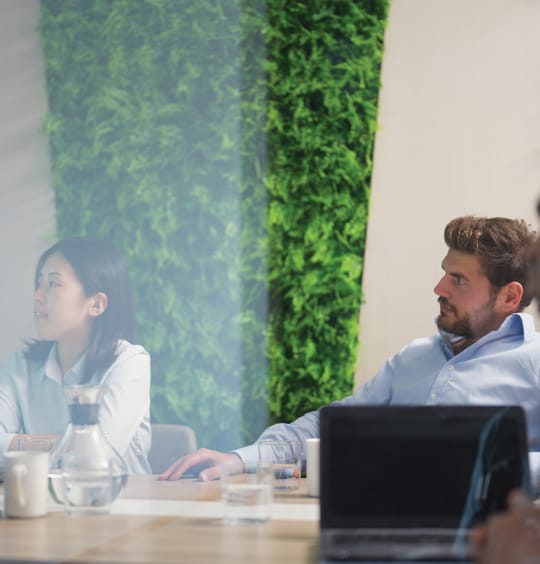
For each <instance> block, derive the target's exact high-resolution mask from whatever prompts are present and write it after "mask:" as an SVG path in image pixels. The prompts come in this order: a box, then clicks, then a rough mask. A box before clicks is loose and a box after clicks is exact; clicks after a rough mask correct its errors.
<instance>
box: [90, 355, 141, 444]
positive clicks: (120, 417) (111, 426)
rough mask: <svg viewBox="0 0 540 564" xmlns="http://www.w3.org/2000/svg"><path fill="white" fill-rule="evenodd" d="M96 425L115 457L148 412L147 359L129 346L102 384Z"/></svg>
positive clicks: (114, 363)
mask: <svg viewBox="0 0 540 564" xmlns="http://www.w3.org/2000/svg"><path fill="white" fill-rule="evenodd" d="M102 385H103V388H104V393H103V400H102V402H101V408H100V415H99V423H100V427H101V430H102V432H103V434H104V435H105V436H106V437H107V439H108V440H109V442H110V443H111V444H112V446H113V447H114V448H115V449H116V451H117V452H118V453H119V454H122V453H124V452H126V450H127V449H128V446H129V444H130V442H131V440H132V438H133V436H134V435H135V433H136V432H137V429H138V428H139V426H140V424H141V421H142V420H143V419H144V418H145V417H146V416H147V414H148V413H149V409H150V355H149V354H148V353H147V352H146V351H145V350H144V349H143V348H142V347H138V346H133V349H132V350H130V351H129V353H122V354H120V355H119V356H118V357H117V358H116V360H115V361H114V362H113V364H112V366H111V367H110V368H109V370H108V371H107V373H106V374H105V376H104V379H103V381H102Z"/></svg>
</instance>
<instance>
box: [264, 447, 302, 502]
mask: <svg viewBox="0 0 540 564" xmlns="http://www.w3.org/2000/svg"><path fill="white" fill-rule="evenodd" d="M259 466H260V467H261V466H266V467H269V468H270V471H271V474H272V486H273V489H274V491H289V490H295V489H297V488H298V486H299V483H300V474H301V469H302V444H301V443H300V441H285V440H275V441H274V440H272V441H261V442H260V443H259Z"/></svg>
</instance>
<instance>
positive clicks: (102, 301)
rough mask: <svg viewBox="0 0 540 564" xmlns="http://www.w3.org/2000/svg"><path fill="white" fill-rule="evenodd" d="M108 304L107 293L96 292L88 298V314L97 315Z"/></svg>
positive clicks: (100, 313) (102, 311)
mask: <svg viewBox="0 0 540 564" xmlns="http://www.w3.org/2000/svg"><path fill="white" fill-rule="evenodd" d="M108 305H109V298H107V294H105V293H103V292H98V293H97V294H95V295H94V296H92V297H91V298H90V306H89V308H88V314H89V315H90V317H99V316H100V315H102V314H103V313H104V312H105V310H106V309H107V306H108Z"/></svg>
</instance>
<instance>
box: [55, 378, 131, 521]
mask: <svg viewBox="0 0 540 564" xmlns="http://www.w3.org/2000/svg"><path fill="white" fill-rule="evenodd" d="M64 393H65V395H66V399H67V402H68V405H69V414H70V419H71V422H70V424H69V425H68V428H67V429H66V432H65V434H64V436H63V437H62V439H61V441H60V442H59V443H58V445H57V447H56V448H55V449H54V450H53V452H52V453H51V462H50V469H49V491H50V493H51V495H52V497H53V499H54V500H55V501H57V502H58V503H63V504H64V509H65V511H66V513H68V514H70V515H100V514H106V513H108V512H109V511H110V507H111V503H112V502H113V501H114V500H115V499H116V498H117V497H118V496H119V495H120V493H121V492H122V490H123V488H124V486H125V484H126V482H127V477H128V471H127V466H126V463H125V462H124V460H123V459H122V458H121V456H120V455H119V454H118V453H117V452H116V451H115V450H114V448H113V447H112V445H111V444H110V443H109V441H108V440H107V439H106V438H105V436H104V435H103V433H102V432H101V429H100V428H99V424H98V416H99V408H100V402H101V398H102V395H103V391H102V388H101V387H100V386H66V387H65V388H64Z"/></svg>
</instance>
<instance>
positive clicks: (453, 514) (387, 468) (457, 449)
mask: <svg viewBox="0 0 540 564" xmlns="http://www.w3.org/2000/svg"><path fill="white" fill-rule="evenodd" d="M320 415H321V418H320V425H321V428H320V437H321V442H320V457H321V460H320V511H321V519H320V545H319V552H320V559H321V560H322V561H343V560H345V561H346V560H349V561H358V562H391V561H396V560H397V561H404V562H407V561H413V562H414V561H424V562H427V561H429V562H456V561H458V562H469V561H470V559H471V547H470V542H469V534H470V529H471V527H473V526H474V525H475V524H477V523H478V522H481V521H483V520H485V518H486V516H487V515H489V514H491V513H493V512H495V511H498V510H502V509H504V508H505V506H506V497H507V495H508V493H509V492H510V491H511V490H512V489H514V488H520V489H522V490H523V491H525V492H526V493H528V494H530V489H531V486H530V473H529V460H528V451H527V434H526V424H525V415H524V412H523V410H522V409H521V408H520V407H516V406H506V407H505V406H497V407H486V406H482V407H480V406H472V407H471V406H422V407H410V406H327V407H323V408H322V409H321V413H320Z"/></svg>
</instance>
